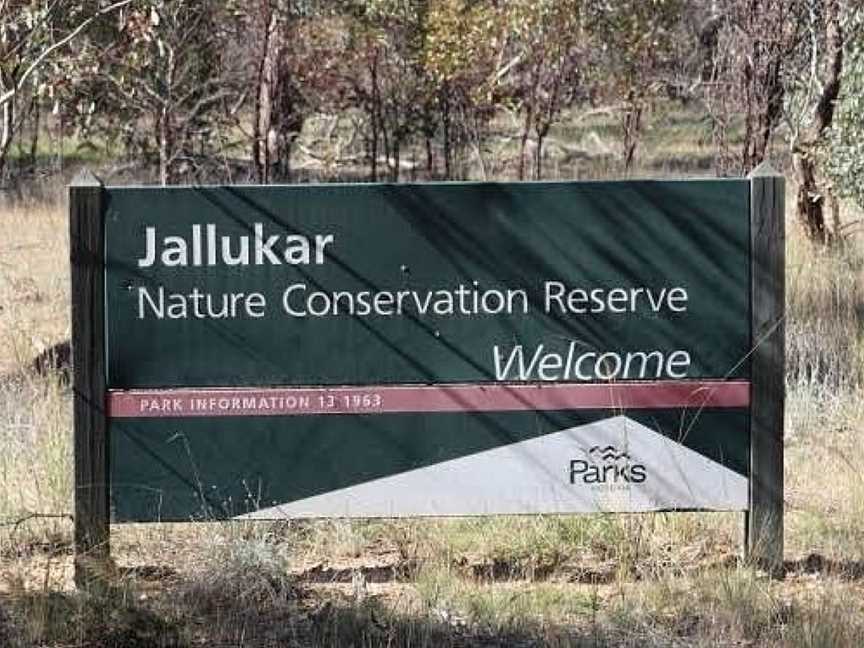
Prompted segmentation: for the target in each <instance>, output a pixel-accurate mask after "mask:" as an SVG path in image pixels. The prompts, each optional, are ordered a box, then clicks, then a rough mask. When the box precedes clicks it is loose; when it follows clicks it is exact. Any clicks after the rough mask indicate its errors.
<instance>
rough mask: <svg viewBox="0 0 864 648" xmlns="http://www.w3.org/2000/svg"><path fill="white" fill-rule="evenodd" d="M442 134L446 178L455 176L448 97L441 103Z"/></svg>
mask: <svg viewBox="0 0 864 648" xmlns="http://www.w3.org/2000/svg"><path fill="white" fill-rule="evenodd" d="M441 136H442V139H443V147H444V179H445V180H451V179H452V178H453V147H452V146H451V143H450V102H449V100H447V99H446V97H445V100H444V101H443V102H442V104H441Z"/></svg>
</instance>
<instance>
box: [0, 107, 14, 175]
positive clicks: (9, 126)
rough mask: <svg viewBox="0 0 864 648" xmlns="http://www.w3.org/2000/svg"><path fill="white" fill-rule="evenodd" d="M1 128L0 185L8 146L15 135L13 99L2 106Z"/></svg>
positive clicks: (4, 169)
mask: <svg viewBox="0 0 864 648" xmlns="http://www.w3.org/2000/svg"><path fill="white" fill-rule="evenodd" d="M2 119H3V126H2V131H0V183H2V181H3V175H4V172H5V171H6V162H7V155H8V153H9V146H10V145H11V144H12V137H13V136H14V134H15V122H14V119H15V106H14V99H10V100H9V101H7V102H6V103H4V104H3V117H2Z"/></svg>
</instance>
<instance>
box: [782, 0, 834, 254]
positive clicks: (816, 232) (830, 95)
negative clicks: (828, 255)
mask: <svg viewBox="0 0 864 648" xmlns="http://www.w3.org/2000/svg"><path fill="white" fill-rule="evenodd" d="M844 46H845V37H844V33H843V30H842V27H841V24H840V6H839V3H838V2H837V0H829V1H828V2H826V4H825V54H824V59H823V66H822V67H823V75H822V78H823V79H824V80H825V81H824V83H823V85H822V89H821V91H820V93H819V101H818V102H817V104H816V109H815V114H814V120H813V126H812V128H811V129H810V131H809V133H808V137H807V139H806V143H805V144H803V145H799V146H798V147H797V148H796V150H795V151H794V156H793V161H794V163H795V171H796V173H797V175H798V197H797V200H796V206H797V208H798V222H799V223H801V225H802V226H803V228H804V231H805V232H806V233H807V236H808V237H810V239H811V240H813V241H816V242H818V243H827V242H828V241H829V240H830V237H829V235H828V231H827V229H826V227H825V193H826V191H825V189H824V188H823V187H822V183H821V182H819V178H818V175H817V168H816V163H815V162H814V160H813V157H812V156H811V155H810V154H809V153H808V151H809V150H812V148H813V147H814V146H815V145H816V144H818V143H819V142H820V141H821V140H822V139H823V138H824V136H825V132H826V131H827V130H828V129H829V128H830V127H831V124H832V122H833V121H834V109H835V106H836V104H837V97H839V96H840V84H841V79H842V75H843V49H844ZM838 226H839V223H836V222H835V227H838ZM834 234H835V235H836V234H838V231H836V230H835V232H834Z"/></svg>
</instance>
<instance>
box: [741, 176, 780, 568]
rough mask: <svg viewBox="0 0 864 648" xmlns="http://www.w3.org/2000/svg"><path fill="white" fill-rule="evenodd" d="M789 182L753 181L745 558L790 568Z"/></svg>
mask: <svg viewBox="0 0 864 648" xmlns="http://www.w3.org/2000/svg"><path fill="white" fill-rule="evenodd" d="M784 184H785V183H784V179H783V176H782V175H780V174H779V173H778V172H777V171H776V170H775V169H773V168H772V167H771V165H770V164H767V163H764V162H763V163H762V164H760V165H759V166H758V167H757V168H756V169H754V170H753V172H752V173H751V174H750V282H751V293H750V294H751V307H750V318H751V325H750V329H751V334H752V344H753V347H754V348H753V353H752V356H751V359H750V362H751V369H750V372H751V373H750V375H751V387H750V389H751V397H750V398H751V404H750V507H749V512H748V513H747V518H746V524H745V528H746V539H745V542H746V552H747V556H748V558H749V559H750V560H752V561H753V562H754V563H755V564H757V565H759V566H760V567H762V568H764V569H766V570H767V571H769V572H771V573H772V574H774V575H781V574H782V568H783V409H784V398H785V393H784V366H785V347H784V341H785V335H784V328H785V327H784V317H785V315H784V308H785V304H784V300H785V275H784V272H785V249H784V231H785V223H784V198H785V196H784Z"/></svg>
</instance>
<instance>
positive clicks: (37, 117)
mask: <svg viewBox="0 0 864 648" xmlns="http://www.w3.org/2000/svg"><path fill="white" fill-rule="evenodd" d="M32 114H33V119H32V122H31V124H30V128H31V131H30V165H31V166H32V167H33V169H34V170H35V169H36V164H37V162H38V159H37V158H38V155H39V128H40V127H41V123H40V122H41V121H42V120H41V117H42V105H41V104H40V103H39V101H38V99H35V100H34V101H33V112H32Z"/></svg>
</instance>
